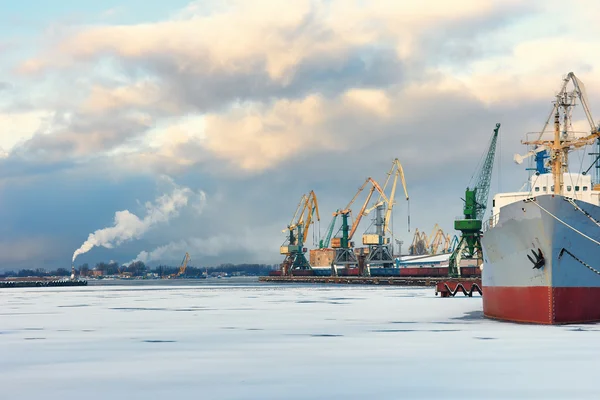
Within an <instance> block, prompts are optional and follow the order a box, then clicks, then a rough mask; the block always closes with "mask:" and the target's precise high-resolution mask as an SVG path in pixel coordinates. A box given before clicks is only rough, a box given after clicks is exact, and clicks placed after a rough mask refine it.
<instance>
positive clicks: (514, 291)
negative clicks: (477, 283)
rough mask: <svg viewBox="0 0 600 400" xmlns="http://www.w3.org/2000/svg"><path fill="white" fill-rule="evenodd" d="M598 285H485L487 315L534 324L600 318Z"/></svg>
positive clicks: (484, 305) (484, 301)
mask: <svg viewBox="0 0 600 400" xmlns="http://www.w3.org/2000/svg"><path fill="white" fill-rule="evenodd" d="M599 305H600V288H598V287H554V288H553V287H549V286H530V287H502V286H484V287H483V312H484V314H485V316H486V317H490V318H495V319H500V320H506V321H515V322H523V323H534V324H572V323H586V322H599V321H600V306H599Z"/></svg>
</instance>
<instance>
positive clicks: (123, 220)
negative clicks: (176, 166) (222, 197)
mask: <svg viewBox="0 0 600 400" xmlns="http://www.w3.org/2000/svg"><path fill="white" fill-rule="evenodd" d="M165 179H166V180H167V182H168V183H169V184H170V185H171V186H172V190H171V192H170V193H166V194H163V195H162V196H160V197H158V198H157V199H156V200H155V201H154V202H153V203H151V202H147V203H146V204H145V207H146V213H145V216H144V217H143V218H140V217H138V216H137V215H135V214H132V213H131V212H130V211H129V210H123V211H117V212H116V213H115V219H114V224H113V226H110V227H107V228H103V229H99V230H97V231H95V232H93V233H90V235H89V236H88V238H87V240H86V241H85V242H84V243H83V244H82V245H81V247H80V248H78V249H77V250H75V252H74V253H73V262H75V259H76V258H77V256H79V255H81V254H84V253H87V252H88V251H90V250H91V249H92V248H94V247H96V246H102V247H106V248H109V249H111V248H113V247H115V246H119V245H120V244H122V243H123V242H126V241H129V240H132V239H139V238H140V237H141V236H142V235H144V233H146V232H147V231H148V230H149V229H151V228H152V227H153V226H155V225H156V224H160V223H165V222H168V221H169V220H170V219H172V218H174V217H176V216H178V215H179V212H180V211H181V209H183V208H184V207H186V206H191V207H192V208H193V209H194V210H195V211H196V212H198V213H199V212H201V211H202V208H203V207H204V204H205V202H206V195H205V193H204V192H202V191H199V192H194V191H193V190H191V189H190V188H188V187H180V186H177V185H175V183H174V182H173V181H172V180H171V178H168V177H166V178H165Z"/></svg>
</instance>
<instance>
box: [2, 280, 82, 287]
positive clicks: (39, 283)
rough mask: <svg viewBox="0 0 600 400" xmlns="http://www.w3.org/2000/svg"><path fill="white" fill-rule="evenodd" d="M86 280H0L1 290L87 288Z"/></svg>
mask: <svg viewBox="0 0 600 400" xmlns="http://www.w3.org/2000/svg"><path fill="white" fill-rule="evenodd" d="M87 284H88V283H87V281H86V280H79V279H75V280H71V279H52V280H51V279H48V280H46V279H36V280H31V279H27V280H19V279H11V280H0V288H29V287H62V286H87Z"/></svg>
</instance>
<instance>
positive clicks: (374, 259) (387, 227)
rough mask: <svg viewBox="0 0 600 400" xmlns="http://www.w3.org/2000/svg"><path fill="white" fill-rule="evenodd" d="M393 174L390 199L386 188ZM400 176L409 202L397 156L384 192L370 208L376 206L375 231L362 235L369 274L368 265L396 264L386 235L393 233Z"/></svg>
mask: <svg viewBox="0 0 600 400" xmlns="http://www.w3.org/2000/svg"><path fill="white" fill-rule="evenodd" d="M392 175H393V176H394V178H393V181H392V182H393V183H392V188H391V191H390V195H389V197H388V199H386V198H385V189H386V188H387V185H388V184H389V182H390V179H391V178H392ZM398 177H400V180H401V182H402V187H403V188H404V195H405V196H406V201H407V203H408V201H409V198H408V189H407V188H406V180H405V178H404V169H403V168H402V164H400V161H399V160H398V159H397V158H396V159H394V161H392V167H391V168H390V170H389V172H388V173H387V178H386V180H385V184H384V185H383V189H382V192H381V193H380V194H379V199H378V200H377V202H376V203H375V206H374V207H372V208H371V209H370V210H368V212H370V211H371V210H372V209H373V208H374V209H375V212H376V214H375V219H374V225H375V233H365V234H364V235H363V237H362V242H363V244H364V245H367V246H369V252H368V255H367V259H366V262H367V268H366V269H365V272H366V273H367V274H369V268H368V267H369V266H371V265H379V266H382V267H386V268H389V267H393V266H394V258H393V255H392V249H391V247H390V238H389V237H386V236H385V235H386V232H387V233H389V234H390V235H392V234H393V233H392V228H391V224H390V222H391V218H392V210H393V208H394V204H395V195H396V185H397V183H398ZM409 204H410V203H409ZM384 207H385V208H386V211H385V216H384V215H383V208H384ZM408 230H409V232H410V207H409V208H408Z"/></svg>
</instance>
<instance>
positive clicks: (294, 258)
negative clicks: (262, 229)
mask: <svg viewBox="0 0 600 400" xmlns="http://www.w3.org/2000/svg"><path fill="white" fill-rule="evenodd" d="M315 212H316V214H317V221H321V217H320V215H319V203H318V201H317V195H316V194H315V192H314V191H312V190H311V191H310V193H309V194H308V195H302V198H301V199H300V202H299V203H298V206H297V207H296V212H295V213H294V216H293V217H292V220H291V222H290V224H289V225H288V226H287V228H286V229H284V230H283V232H287V237H286V241H285V242H284V243H283V245H282V246H281V248H280V253H281V254H282V255H285V259H284V261H283V263H282V264H281V269H282V274H285V275H291V274H292V271H294V270H310V269H311V265H310V263H309V262H308V260H307V259H306V256H305V255H304V253H306V248H305V247H304V243H305V242H306V239H307V237H308V229H309V228H310V225H311V224H313V219H312V218H313V214H314V213H315Z"/></svg>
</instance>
